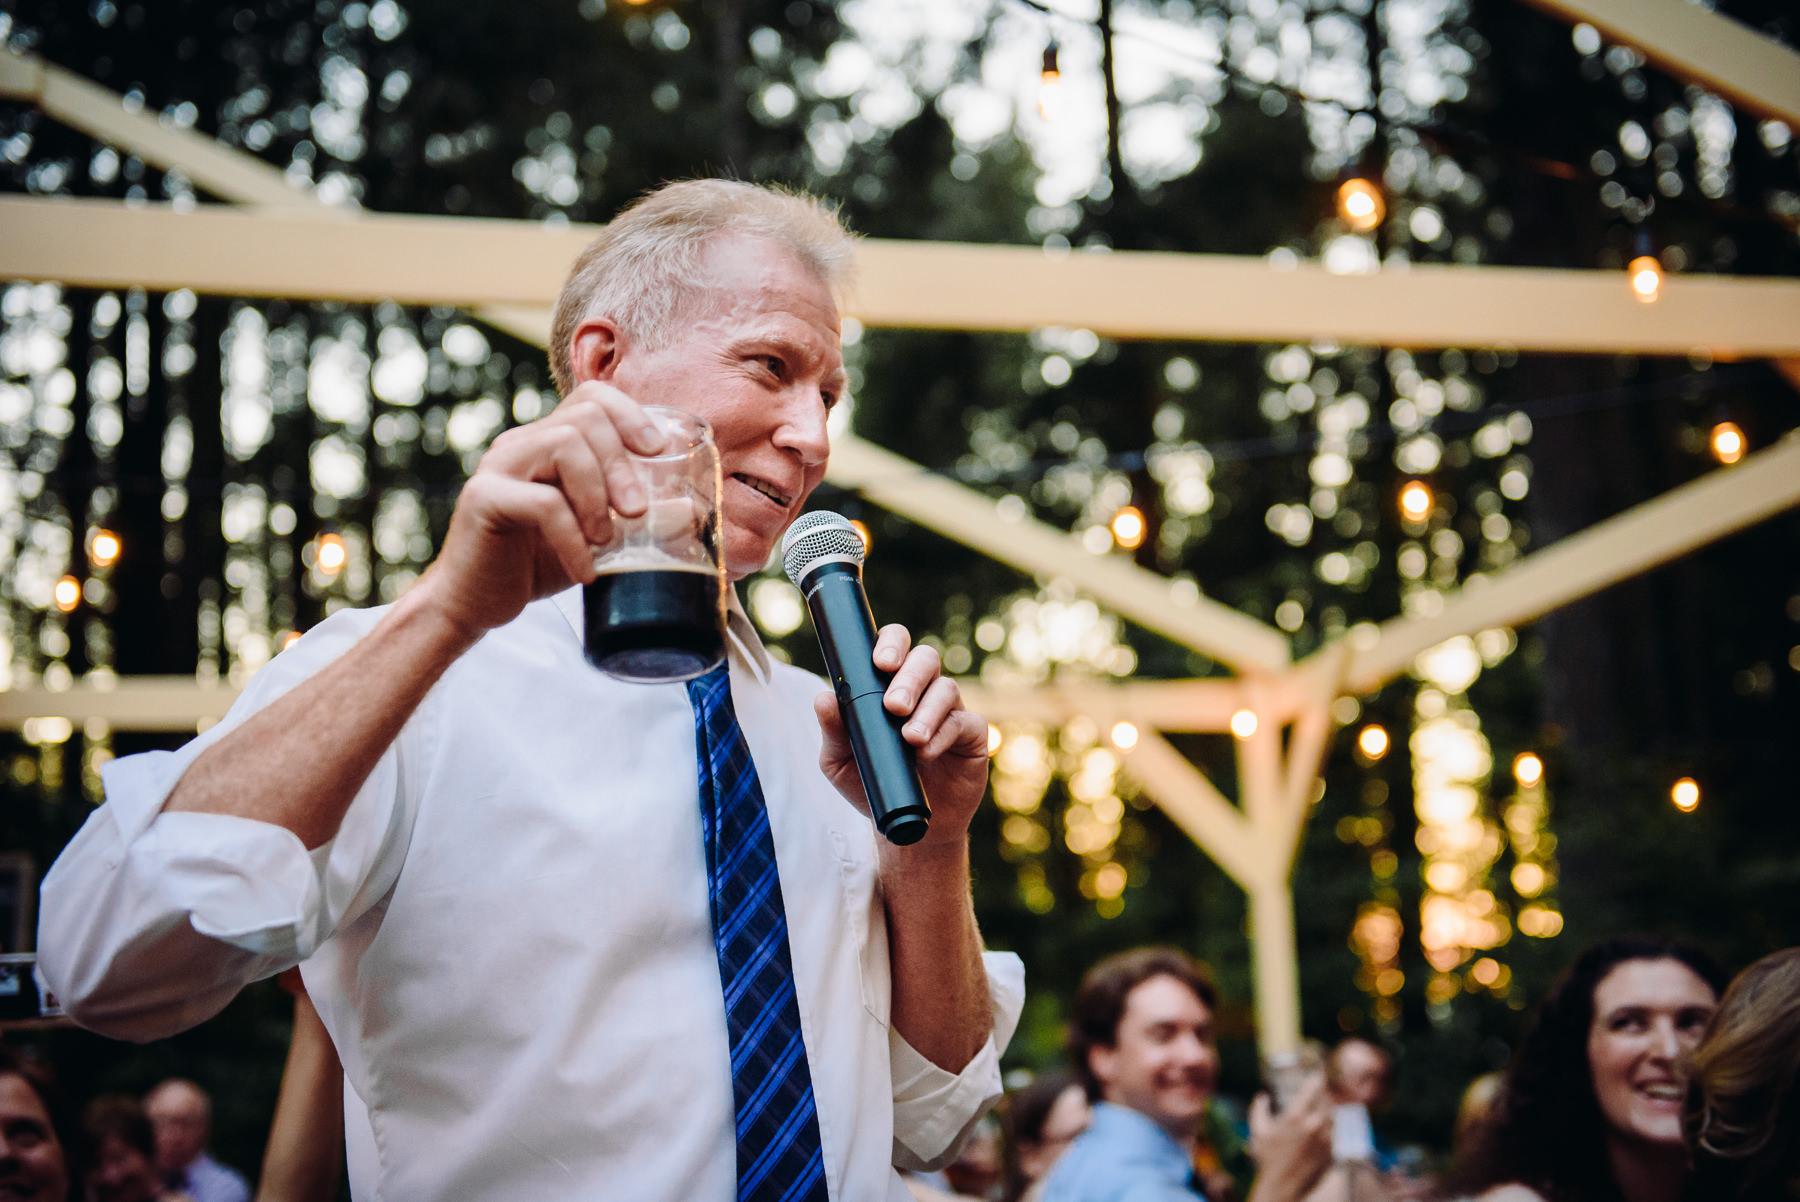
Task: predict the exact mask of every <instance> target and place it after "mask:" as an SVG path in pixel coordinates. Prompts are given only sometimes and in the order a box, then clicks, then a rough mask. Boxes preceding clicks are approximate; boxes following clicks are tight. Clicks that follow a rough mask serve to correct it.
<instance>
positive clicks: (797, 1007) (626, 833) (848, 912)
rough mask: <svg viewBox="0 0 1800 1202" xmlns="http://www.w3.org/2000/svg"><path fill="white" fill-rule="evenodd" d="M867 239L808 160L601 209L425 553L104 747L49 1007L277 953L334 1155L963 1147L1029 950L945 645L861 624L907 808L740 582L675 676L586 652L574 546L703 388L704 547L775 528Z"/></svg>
mask: <svg viewBox="0 0 1800 1202" xmlns="http://www.w3.org/2000/svg"><path fill="white" fill-rule="evenodd" d="M853 254H854V251H853V245H852V242H851V239H850V236H849V235H848V233H847V232H846V231H845V230H844V228H843V227H842V225H841V224H840V222H839V221H838V219H837V217H836V214H835V213H833V212H831V211H830V210H828V209H827V208H825V207H824V206H823V205H821V204H820V203H819V202H817V201H814V200H812V199H810V198H806V197H802V196H797V195H794V194H791V193H785V192H780V191H778V190H775V189H769V188H762V187H758V186H754V185H751V184H745V183H739V182H735V181H728V180H694V181H686V182H682V183H676V184H670V185H668V186H666V187H663V188H661V189H658V190H657V191H655V192H653V193H651V194H650V195H648V196H647V197H645V198H643V199H642V200H640V201H638V202H637V203H636V204H634V205H633V206H631V207H630V208H629V209H627V210H626V211H625V212H624V213H622V214H621V215H620V216H619V217H618V218H616V219H615V220H614V221H613V222H611V223H610V224H609V225H608V226H607V227H606V228H605V229H604V230H603V231H602V232H601V233H600V235H599V236H598V237H597V238H596V239H595V241H594V242H593V244H592V245H591V246H590V247H589V248H588V250H586V251H585V252H583V254H582V255H581V256H580V258H579V259H578V260H577V262H576V264H575V266H574V269H573V271H572V272H571V275H570V277H569V281H568V283H567V285H566V286H565V289H564V292H563V295H562V297H561V298H560V299H559V301H558V304H557V307H556V312H555V316H554V320H553V327H552V336H551V342H550V350H551V364H552V370H553V373H554V375H555V377H556V381H557V387H558V390H559V392H560V393H561V394H562V401H561V403H560V404H559V405H558V407H557V408H556V409H555V411H554V412H552V413H551V414H549V415H548V416H546V417H544V418H541V419H539V420H537V421H535V422H532V423H530V424H528V425H525V426H522V427H519V428H518V429H514V430H508V431H506V432H504V433H502V434H501V435H499V436H498V437H497V438H496V439H495V440H494V443H493V445H492V446H491V448H490V449H489V450H488V452H487V454H486V455H484V456H483V457H482V459H481V461H480V464H479V466H478V467H477V469H476V471H475V473H474V474H473V476H472V477H471V478H470V480H469V481H468V483H467V485H466V486H465V487H464V488H463V490H462V493H461V495H460V497H459V498H458V500H457V503H456V507H455V510H454V511H453V513H452V515H451V520H450V524H449V530H448V533H447V535H446V537H445V539H444V544H443V548H442V550H441V552H440V553H439V555H438V557H437V559H436V560H435V561H434V562H433V564H432V565H431V567H430V568H429V569H428V570H427V571H426V573H425V574H424V575H423V576H422V577H421V578H420V579H419V580H418V581H417V582H416V583H415V584H414V586H413V587H412V588H411V589H410V590H409V591H408V592H406V593H405V595H404V596H402V597H401V598H400V599H399V600H398V601H396V602H395V603H394V604H393V605H391V606H387V607H384V608H382V609H378V610H361V611H356V610H342V611H339V612H338V613H336V614H334V615H332V616H331V617H330V618H329V619H327V620H326V621H325V622H323V623H322V624H320V625H319V626H318V627H316V628H315V629H313V630H312V631H309V632H308V633H307V635H306V637H304V638H303V639H301V640H300V641H299V642H298V643H297V644H296V645H294V646H293V647H290V648H289V649H287V650H286V651H284V652H283V653H282V654H281V655H279V656H277V657H276V658H275V659H274V660H273V661H271V662H270V664H269V665H268V666H267V667H265V668H263V669H262V670H261V671H260V672H258V673H257V675H256V676H255V678H254V679H253V680H252V681H251V682H250V684H249V686H248V687H247V689H246V690H245V691H244V693H243V695H242V696H241V698H240V699H239V701H238V703H237V705H235V706H234V707H233V709H232V712H231V713H230V714H229V715H228V716H227V718H226V719H225V720H224V721H223V722H221V723H219V724H218V725H216V726H214V727H212V728H210V729H209V730H208V731H207V732H206V733H205V734H203V735H201V736H200V737H199V738H197V739H195V740H194V741H193V742H191V743H190V744H188V745H187V746H186V747H184V748H183V749H182V750H181V751H179V752H175V753H146V754H145V755H142V756H135V757H124V758H121V759H118V760H115V761H113V762H112V763H111V764H109V765H108V766H107V768H106V769H105V775H104V782H105V789H106V798H107V799H106V803H105V805H103V806H102V807H101V808H100V809H99V810H98V811H96V812H95V813H94V814H93V815H92V816H91V817H90V818H89V820H88V821H87V823H86V824H85V825H84V826H83V828H82V829H81V831H80V832H78V833H77V834H76V836H75V838H74V839H73V840H72V841H71V842H70V844H69V846H68V847H67V848H65V850H64V851H63V853H62V855H61V856H60V857H59V858H58V860H57V862H56V864H55V866H53V867H52V869H51V870H50V872H49V874H48V875H47V877H46V878H45V881H44V885H43V890H42V905H41V908H40V923H39V935H40V937H39V941H38V943H39V968H40V971H41V972H42V974H43V975H44V977H45V978H46V979H47V980H48V981H49V983H50V984H51V986H52V987H53V988H54V990H55V992H56V994H57V995H58V997H60V998H61V999H62V1000H63V1003H64V1006H65V1008H66V1010H67V1011H68V1013H69V1014H70V1015H71V1016H72V1017H73V1018H74V1019H75V1020H76V1021H77V1022H78V1023H81V1024H83V1025H85V1026H87V1027H89V1028H92V1029H95V1030H98V1031H100V1032H102V1033H105V1034H111V1035H116V1036H121V1037H127V1038H133V1039H140V1040H141V1039H151V1038H158V1037H161V1036H166V1035H168V1034H171V1033H173V1032H175V1031H179V1030H182V1029H185V1028H187V1027H191V1026H193V1025H194V1024H195V1023H198V1022H200V1021H202V1020H204V1019H206V1018H208V1017H210V1016H211V1015H213V1014H215V1013H217V1012H218V1011H219V1010H220V1009H221V1008H222V1007H223V1006H224V1005H225V1004H226V1003H227V1002H228V1001H229V1000H230V999H231V998H232V997H233V996H235V995H236V993H237V992H238V990H239V989H241V988H242V987H243V986H244V985H245V984H247V983H248V982H250V981H253V980H257V979H260V978H263V977H267V976H270V975H273V974H275V973H277V972H280V971H282V970H284V969H286V968H288V967H290V966H292V965H294V964H301V965H302V969H301V971H302V974H303V976H304V977H305V981H306V988H307V992H308V994H309V996H311V998H312V999H313V1002H314V1004H315V1005H316V1006H317V1007H318V1010H319V1015H320V1018H321V1019H322V1021H323V1022H324V1025H325V1027H326V1029H327V1031H328V1032H329V1034H330V1036H331V1040H332V1043H333V1044H334V1045H335V1046H336V1048H337V1050H338V1053H339V1055H340V1056H341V1058H342V1061H343V1069H344V1074H345V1078H346V1081H347V1084H348V1088H347V1089H346V1090H345V1094H344V1100H345V1120H344V1125H345V1131H346V1138H347V1141H348V1154H347V1161H346V1163H347V1166H348V1173H347V1175H348V1177H349V1180H350V1185H351V1189H352V1192H353V1193H354V1194H355V1195H356V1196H358V1197H375V1196H381V1197H388V1198H404V1199H414V1198H419V1199H423V1198H445V1199H448V1198H455V1199H458V1200H459V1202H480V1200H482V1199H494V1200H497V1202H535V1200H539V1199H542V1200H550V1199H563V1198H570V1197H577V1196H579V1197H600V1196H609V1197H632V1198H681V1199H684V1200H694V1202H711V1200H714V1199H721V1200H722V1199H726V1198H736V1197H738V1196H739V1193H740V1191H742V1194H743V1196H744V1197H750V1196H752V1195H753V1194H755V1193H756V1191H758V1190H770V1189H775V1190H776V1192H777V1194H781V1193H782V1192H783V1191H787V1192H786V1194H785V1196H789V1197H794V1198H805V1199H808V1200H811V1202H818V1200H822V1199H825V1198H826V1197H827V1196H828V1190H829V1195H830V1196H833V1197H836V1198H837V1199H839V1200H840V1202H850V1200H854V1202H863V1200H864V1199H889V1200H890V1202H892V1200H894V1199H899V1198H903V1197H904V1196H905V1195H904V1190H905V1186H904V1185H903V1184H902V1183H901V1181H900V1179H899V1176H898V1174H897V1172H896V1168H903V1169H918V1168H935V1167H938V1166H941V1165H943V1164H945V1163H948V1162H949V1161H950V1160H951V1159H953V1158H954V1156H955V1153H956V1150H957V1147H958V1146H959V1144H960V1142H961V1140H962V1138H963V1136H964V1135H965V1134H966V1133H967V1132H968V1131H969V1130H970V1129H971V1128H972V1126H973V1125H974V1123H975V1122H976V1121H977V1120H978V1119H979V1117H980V1116H981V1114H982V1113H984V1112H985V1110H987V1109H988V1108H989V1107H990V1106H991V1105H992V1104H993V1103H994V1102H995V1101H997V1100H998V1099H999V1096H1000V1093H1001V1085H1000V1071H999V1055H1000V1050H1001V1049H1002V1048H1003V1047H1004V1046H1005V1044H1006V1041H1007V1039H1008V1038H1009V1037H1010V1035H1011V1031H1012V1028H1013V1026H1014V1024H1015V1023H1016V1021H1017V1017H1018V1013H1019V1009H1020V1007H1021V1005H1022V1003H1023V970H1022V967H1021V965H1020V964H1019V962H1018V959H1017V958H1016V957H1013V956H995V957H990V958H989V959H987V960H985V961H984V959H983V949H982V945H981V937H980V933H979V931H978V930H977V928H976V924H975V915H974V909H973V904H972V900H971V896H970V890H969V871H970V870H969V840H968V827H969V822H970V820H971V818H972V817H973V815H974V812H975V810H976V808H977V807H978V806H979V804H980V802H981V798H982V795H983V793H984V791H985V788H986V784H987V767H988V765H987V724H986V722H985V721H983V720H982V719H981V718H980V716H978V715H976V714H974V713H972V712H970V711H969V710H968V709H967V708H966V707H964V705H963V704H962V701H961V697H960V695H959V693H958V691H957V687H956V685H955V683H954V682H953V681H951V680H950V679H948V678H947V677H945V676H943V675H942V672H941V668H940V664H939V661H938V657H937V653H936V652H935V651H934V650H933V649H932V648H930V647H928V646H918V647H915V646H913V645H912V640H911V638H910V635H909V634H908V632H907V631H906V629H905V628H904V627H901V626H887V627H884V628H883V629H882V631H881V632H880V634H879V637H878V639H877V644H876V648H875V650H874V652H873V655H872V660H873V663H874V666H875V667H876V668H877V669H879V670H881V671H883V672H888V673H892V678H891V682H890V684H889V685H888V687H887V689H886V691H885V693H884V702H885V705H886V708H887V710H888V711H889V713H890V714H891V715H892V716H893V717H894V718H895V719H896V720H897V721H898V722H900V723H901V725H902V730H901V734H902V737H903V738H904V739H905V740H906V742H907V743H908V744H909V745H910V746H911V747H912V748H913V749H914V750H915V752H916V755H917V762H918V771H919V775H920V777H921V779H922V781H923V784H924V789H925V795H926V797H927V799H928V800H929V802H930V805H931V809H932V818H931V826H930V830H929V833H927V834H926V835H925V836H924V838H923V839H921V840H920V841H918V842H916V843H913V844H911V845H910V846H905V847H899V846H894V845H891V844H887V843H885V842H881V843H878V841H877V840H878V837H877V836H876V834H875V833H874V830H873V828H872V826H871V824H870V822H869V820H868V818H867V817H866V807H867V800H866V798H865V797H864V795H863V791H862V784H861V780H860V778H859V775H858V772H857V769H856V765H855V762H854V759H853V757H852V753H851V748H850V741H849V737H848V735H847V732H846V729H845V725H844V722H843V720H842V717H841V715H840V713H839V711H838V708H837V704H836V702H835V700H834V699H833V697H832V695H831V693H830V692H829V691H822V689H823V682H821V681H820V680H819V679H818V678H817V677H815V676H812V675H810V674H808V673H805V672H802V671H800V670H799V669H796V668H792V667H790V666H788V665H786V664H783V663H781V662H779V661H777V660H776V659H774V658H773V657H772V656H770V655H769V654H768V652H767V651H766V650H765V649H764V647H763V646H762V644H761V642H760V640H759V638H758V636H757V634H756V632H755V629H754V627H753V626H752V625H751V624H750V622H749V621H748V619H747V618H746V617H745V615H744V613H743V610H742V607H741V604H740V603H739V602H738V601H737V600H736V598H735V596H733V597H732V599H731V602H730V605H729V617H728V619H727V622H726V626H727V636H728V637H727V639H726V642H727V644H728V651H727V655H726V660H727V663H726V664H724V665H721V666H720V667H718V668H716V669H714V670H713V671H712V672H710V673H708V674H707V675H706V676H705V677H703V678H701V679H699V680H696V681H692V682H688V683H686V684H668V685H639V684H629V683H624V682H621V681H617V680H614V679H612V678H610V677H607V676H605V675H603V674H601V673H600V672H597V671H595V670H594V669H593V668H592V667H591V666H590V665H589V663H588V662H587V660H586V658H585V656H584V653H583V635H584V631H585V629H586V620H585V613H584V607H583V595H582V592H581V591H580V589H578V588H577V587H576V586H578V585H583V584H586V583H588V582H590V581H592V580H594V579H595V578H596V567H595V555H594V548H595V547H600V546H605V545H607V544H608V542H609V541H610V539H611V532H612V522H613V517H612V515H613V514H614V513H617V514H618V515H620V516H622V517H627V516H628V517H637V516H641V515H643V514H644V513H646V512H647V510H648V501H647V498H646V496H645V493H644V491H643V488H642V485H641V484H640V483H639V478H638V475H637V472H636V469H635V468H634V467H633V466H632V463H631V461H630V454H629V453H638V454H644V455H653V454H658V453H661V452H663V451H664V450H665V449H666V448H667V443H668V435H667V434H666V433H665V431H664V429H663V428H662V427H661V426H660V425H658V424H657V423H656V422H655V421H653V420H652V418H651V416H650V415H649V414H648V413H646V411H645V408H644V407H645V406H648V405H665V406H671V407H673V408H676V409H681V410H686V411H687V412H689V413H691V414H694V415H697V416H698V417H700V418H703V419H705V420H706V421H708V422H709V423H710V425H711V430H712V438H713V442H714V445H715V446H716V448H717V450H718V454H719V458H720V461H721V469H722V471H721V476H720V479H721V481H722V490H723V491H722V493H721V498H720V506H719V515H718V516H719V527H720V538H721V542H722V544H723V554H724V559H725V565H724V570H725V572H726V574H727V575H728V576H729V578H730V579H732V580H734V581H735V580H741V579H743V578H744V577H745V576H748V575H750V574H752V573H754V572H757V571H760V570H761V569H762V568H763V566H764V565H765V564H766V563H768V562H769V559H770V557H771V555H772V554H773V553H774V552H775V551H776V550H777V548H778V546H779V544H780V540H781V537H782V535H783V533H784V532H785V531H786V529H787V528H788V526H789V524H790V523H791V522H792V521H793V520H794V518H795V517H796V516H797V515H798V514H799V513H800V512H801V510H802V508H803V507H804V506H805V504H806V502H807V498H808V497H809V495H810V494H811V493H812V491H813V489H814V488H815V487H816V486H817V485H818V484H819V483H820V482H821V481H822V480H823V478H824V475H825V468H826V461H827V458H828V456H829V452H830V441H829V438H828V435H827V430H826V421H827V417H828V415H829V413H830V410H831V408H832V406H833V405H834V404H835V403H836V402H837V400H838V398H839V397H840V396H841V395H842V394H843V392H844V389H845V380H846V372H845V369H844V365H843V358H842V353H841V348H840V342H839V319H838V307H837V306H838V296H839V293H840V292H841V291H842V289H843V287H844V286H845V285H846V284H847V282H848V274H849V271H850V268H851V265H852V260H853ZM702 749H704V750H702ZM377 1132H379V1133H380V1134H379V1138H377V1135H376V1133H377ZM828 1183H829V1185H828ZM759 1196H760V1195H759Z"/></svg>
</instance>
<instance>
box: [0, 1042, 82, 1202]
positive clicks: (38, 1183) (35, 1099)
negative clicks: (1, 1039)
mask: <svg viewBox="0 0 1800 1202" xmlns="http://www.w3.org/2000/svg"><path fill="white" fill-rule="evenodd" d="M71 1159H72V1155H71V1149H70V1141H69V1129H68V1127H67V1126H66V1125H65V1124H64V1122H63V1113H62V1100H61V1097H60V1096H59V1094H58V1093H57V1090H56V1087H55V1085H54V1083H53V1082H52V1081H51V1079H50V1077H49V1074H47V1073H46V1072H44V1071H43V1069H42V1068H41V1067H39V1066H38V1065H36V1064H32V1063H30V1062H29V1061H27V1060H25V1059H24V1058H23V1057H21V1056H20V1055H19V1054H18V1053H17V1052H15V1051H13V1049H11V1048H9V1047H5V1046H0V1197H3V1198H10V1199H17V1200H18V1202H71V1200H72V1199H73V1198H74V1196H75V1195H74V1186H75V1173H74V1170H73V1168H72V1167H71V1165H70V1161H71Z"/></svg>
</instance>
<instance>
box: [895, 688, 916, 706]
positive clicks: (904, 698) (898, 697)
mask: <svg viewBox="0 0 1800 1202" xmlns="http://www.w3.org/2000/svg"><path fill="white" fill-rule="evenodd" d="M893 701H894V704H895V705H906V706H910V705H911V704H912V703H913V702H912V694H911V693H909V692H907V691H906V690H905V689H901V690H900V691H899V692H898V693H895V694H894V695H893Z"/></svg>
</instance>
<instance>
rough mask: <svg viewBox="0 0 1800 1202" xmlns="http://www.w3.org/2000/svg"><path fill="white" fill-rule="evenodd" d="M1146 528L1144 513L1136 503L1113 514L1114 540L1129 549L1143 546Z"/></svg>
mask: <svg viewBox="0 0 1800 1202" xmlns="http://www.w3.org/2000/svg"><path fill="white" fill-rule="evenodd" d="M1144 528H1145V527H1144V515H1143V513H1142V512H1141V511H1140V510H1139V509H1138V508H1137V506H1135V505H1127V506H1125V508H1123V509H1121V510H1119V512H1117V513H1115V514H1113V520H1112V536H1113V541H1114V542H1116V543H1118V544H1119V545H1120V546H1121V547H1123V548H1125V549H1126V550H1127V551H1132V550H1136V549H1137V548H1138V547H1141V546H1143V544H1144Z"/></svg>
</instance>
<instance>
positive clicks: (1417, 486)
mask: <svg viewBox="0 0 1800 1202" xmlns="http://www.w3.org/2000/svg"><path fill="white" fill-rule="evenodd" d="M1400 512H1401V513H1402V514H1403V515H1405V516H1406V517H1407V518H1408V519H1410V520H1412V521H1415V522H1417V521H1423V520H1424V518H1425V515H1426V514H1428V513H1430V512H1431V489H1430V488H1429V487H1428V486H1427V485H1426V484H1425V482H1424V481H1422V480H1409V481H1407V483H1406V487H1405V488H1402V489H1401V490H1400Z"/></svg>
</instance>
